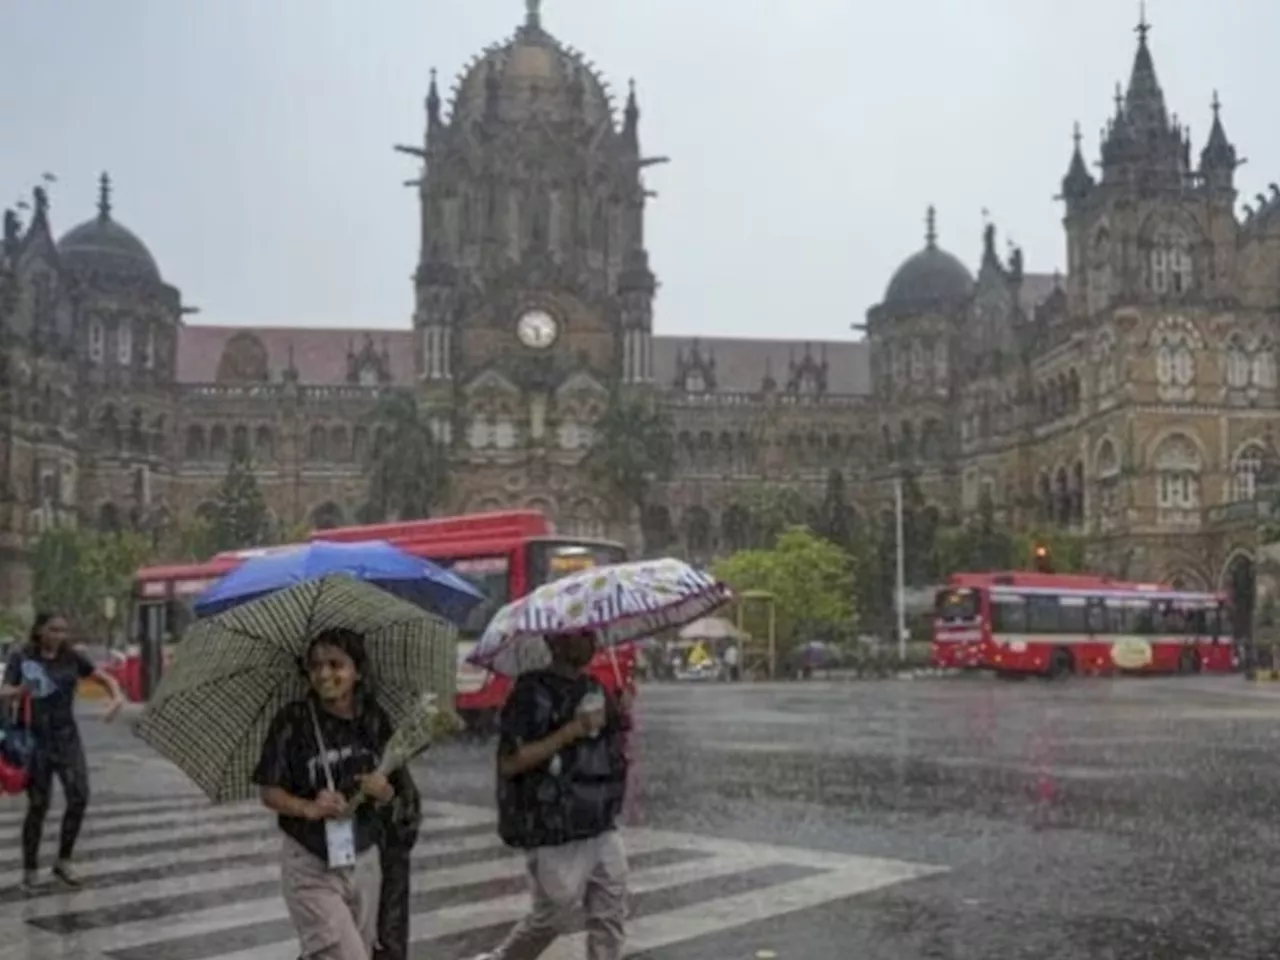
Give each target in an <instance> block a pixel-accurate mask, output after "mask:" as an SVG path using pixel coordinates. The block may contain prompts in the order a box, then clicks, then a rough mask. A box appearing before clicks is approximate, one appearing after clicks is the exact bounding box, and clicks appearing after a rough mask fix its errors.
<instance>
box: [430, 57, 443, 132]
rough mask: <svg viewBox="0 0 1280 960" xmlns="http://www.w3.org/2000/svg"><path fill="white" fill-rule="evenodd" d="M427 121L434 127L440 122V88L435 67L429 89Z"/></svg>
mask: <svg viewBox="0 0 1280 960" xmlns="http://www.w3.org/2000/svg"><path fill="white" fill-rule="evenodd" d="M427 121H428V122H429V123H431V124H433V125H434V124H438V123H439V122H440V87H439V85H438V84H437V82H436V68H435V67H432V68H431V83H430V85H428V87H427Z"/></svg>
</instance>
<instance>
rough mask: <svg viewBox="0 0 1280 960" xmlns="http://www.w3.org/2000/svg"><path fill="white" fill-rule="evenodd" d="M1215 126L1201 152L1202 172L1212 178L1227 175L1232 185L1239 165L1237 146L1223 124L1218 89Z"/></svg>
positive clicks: (1227, 179)
mask: <svg viewBox="0 0 1280 960" xmlns="http://www.w3.org/2000/svg"><path fill="white" fill-rule="evenodd" d="M1211 106H1212V109H1213V126H1212V127H1210V129H1209V139H1208V141H1207V142H1206V143H1205V145H1204V149H1203V150H1202V151H1201V152H1200V172H1201V173H1202V174H1204V175H1205V176H1207V177H1210V178H1214V177H1216V178H1218V179H1219V180H1221V178H1222V177H1224V176H1225V177H1226V181H1225V183H1220V185H1224V186H1226V185H1230V178H1231V175H1232V174H1233V173H1234V172H1235V169H1236V166H1237V159H1238V158H1237V156H1236V148H1235V147H1234V146H1232V144H1231V141H1230V140H1228V139H1227V131H1226V130H1225V129H1224V128H1223V126H1222V101H1221V100H1219V99H1218V91H1217V90H1215V91H1213V103H1212V104H1211Z"/></svg>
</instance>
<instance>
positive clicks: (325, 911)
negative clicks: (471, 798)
mask: <svg viewBox="0 0 1280 960" xmlns="http://www.w3.org/2000/svg"><path fill="white" fill-rule="evenodd" d="M305 666H306V670H307V674H308V677H309V679H310V682H311V694H310V695H309V696H307V697H306V698H304V699H302V700H298V701H295V702H294V703H291V704H289V705H288V706H286V707H284V708H283V709H282V710H281V711H280V712H279V713H278V714H277V715H276V717H275V719H274V720H273V721H272V724H271V729H270V731H269V733H268V735H267V740H266V742H265V743H264V744H263V747H262V755H261V758H260V760H259V762H258V767H257V769H256V770H255V772H254V782H255V783H257V784H258V785H259V787H260V788H261V790H262V802H263V804H264V805H265V806H266V807H267V808H268V809H270V810H272V811H274V812H275V813H276V814H278V815H279V824H280V830H281V831H282V832H283V834H284V838H283V847H282V851H281V864H280V881H281V887H282V890H283V894H284V901H285V906H286V907H287V909H288V911H289V916H290V917H291V918H292V920H293V924H294V926H295V927H296V928H297V931H298V939H299V940H300V941H301V945H302V955H303V957H304V958H306V960H369V958H370V956H371V953H372V950H373V945H374V942H375V939H376V937H377V926H378V899H379V885H380V883H381V870H380V866H379V861H378V846H377V844H378V839H379V835H380V833H381V830H380V827H381V824H380V822H379V821H380V819H381V816H382V811H381V810H379V809H377V807H379V806H384V805H386V804H388V803H390V802H391V801H392V800H393V799H394V798H395V795H396V790H395V789H394V788H393V786H392V782H389V781H388V778H386V777H384V776H381V775H380V774H377V773H375V772H374V770H375V769H376V767H377V764H378V758H379V756H380V754H381V752H382V750H383V748H384V747H385V746H386V743H387V741H388V740H389V739H390V737H391V724H390V722H389V721H388V719H387V715H386V714H385V713H384V712H383V711H382V709H381V708H380V707H378V706H377V704H376V703H375V702H374V700H373V697H372V691H370V690H368V689H367V679H366V678H367V659H366V655H365V649H364V639H363V638H362V637H361V636H360V634H358V633H355V632H353V631H351V630H345V629H332V630H326V631H324V632H322V633H320V634H318V635H317V636H316V637H315V638H314V639H313V640H312V641H311V643H310V645H309V647H308V649H307V651H306V655H305ZM391 780H392V781H394V782H395V783H397V784H399V783H401V777H400V775H398V774H393V775H392V778H391ZM357 793H363V794H364V795H366V796H367V797H369V798H371V799H372V801H373V803H360V804H356V805H353V804H352V803H351V801H352V800H353V799H354V798H355V796H356V794H357Z"/></svg>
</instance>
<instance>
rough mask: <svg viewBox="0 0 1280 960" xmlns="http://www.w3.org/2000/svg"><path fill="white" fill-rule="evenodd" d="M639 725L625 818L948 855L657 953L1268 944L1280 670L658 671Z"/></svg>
mask: <svg viewBox="0 0 1280 960" xmlns="http://www.w3.org/2000/svg"><path fill="white" fill-rule="evenodd" d="M86 731H87V738H88V739H89V742H90V744H89V745H90V749H91V750H94V751H96V752H97V753H98V754H99V756H100V757H109V758H111V762H112V763H114V764H116V768H117V769H118V760H119V758H121V757H123V756H126V755H135V754H136V755H137V756H138V757H143V759H139V760H137V761H136V762H137V763H138V764H139V765H140V771H141V770H145V771H146V772H147V775H148V776H152V777H159V776H161V773H160V770H161V767H162V765H158V764H153V763H152V762H150V761H149V760H146V759H145V758H144V754H143V753H140V752H139V751H145V748H142V747H140V745H133V746H130V745H129V744H128V742H127V741H128V733H127V725H125V726H120V727H115V728H113V729H111V730H105V729H104V728H101V727H100V726H98V725H95V724H89V725H86ZM635 737H636V743H635V747H636V754H637V756H638V761H637V763H636V768H635V771H634V779H633V788H632V798H631V804H630V809H629V813H628V818H629V821H630V822H631V823H632V824H633V825H637V826H641V827H651V828H658V829H662V830H672V831H681V832H686V833H691V834H697V835H701V836H709V837H720V838H731V839H737V840H742V841H746V842H749V843H756V844H759V843H769V844H781V845H787V846H796V847H804V848H810V849H815V850H821V851H829V852H832V853H840V854H850V855H858V856H865V857H878V858H886V859H890V860H895V861H908V862H911V863H916V864H922V865H928V866H931V867H935V868H943V869H942V871H941V872H937V873H934V874H933V875H930V876H925V877H922V878H918V879H913V880H907V881H905V882H900V883H893V884H891V885H887V886H881V887H879V888H878V889H872V890H869V891H868V892H863V893H859V894H856V895H852V896H848V897H842V898H840V899H837V900H833V901H830V902H827V903H825V904H823V905H821V906H818V907H813V908H809V909H802V910H797V911H794V912H790V913H782V914H781V915H776V916H771V917H769V918H767V919H763V920H759V921H755V922H751V921H748V922H745V923H741V924H739V925H737V926H734V927H733V928H732V929H726V930H721V931H719V932H715V933H711V934H709V935H706V936H700V937H697V938H694V939H685V940H683V941H681V942H679V943H675V944H671V945H667V946H664V947H662V948H661V949H658V950H655V951H652V952H651V953H647V954H644V956H646V957H649V958H650V960H726V958H738V957H742V958H751V957H756V956H767V955H768V954H767V953H762V952H761V951H771V952H772V953H773V954H774V955H776V956H777V957H779V958H786V957H796V958H809V960H848V958H854V957H857V958H864V960H925V958H928V960H953V958H954V960H959V958H966V960H968V958H973V960H979V958H981V960H1014V958H1024V957H1025V958H1037V960H1086V958H1087V960H1199V958H1206V960H1208V958H1212V960H1228V958H1230V960H1237V958H1238V960H1255V958H1256V960H1263V958H1266V960H1275V958H1277V957H1280V765H1278V764H1277V759H1278V755H1280V684H1277V685H1273V686H1266V685H1249V684H1246V683H1245V682H1244V681H1243V680H1241V679H1240V678H1238V677H1221V678H1189V679H1182V678H1168V679H1145V680H1140V679H1130V680H1125V679H1120V680H1097V679H1091V680H1083V679H1081V680H1073V681H1067V682H1063V683H1044V682H1039V681H1030V682H1026V683H1001V682H997V681H993V680H987V679H980V678H960V679H930V680H916V681H906V680H896V681H878V682H870V681H868V682H822V681H811V682H799V683H790V684H771V685H723V684H706V685H692V684H690V685H674V684H672V685H666V684H652V685H647V686H645V687H643V688H642V692H641V694H640V698H639V707H638V724H637V731H636V734H635ZM492 771H493V761H492V744H491V743H487V742H477V741H466V742H461V743H458V744H452V745H449V746H447V747H444V748H441V749H438V750H436V751H434V752H433V754H432V756H431V757H430V759H429V762H428V763H426V764H425V765H423V766H422V767H421V769H420V770H419V773H418V775H419V777H420V778H421V779H422V781H423V786H424V788H425V790H426V793H427V795H428V796H429V797H431V798H433V799H437V800H447V801H451V802H454V803H463V804H481V805H485V804H491V803H492ZM155 782H156V783H159V781H158V780H156V781H155Z"/></svg>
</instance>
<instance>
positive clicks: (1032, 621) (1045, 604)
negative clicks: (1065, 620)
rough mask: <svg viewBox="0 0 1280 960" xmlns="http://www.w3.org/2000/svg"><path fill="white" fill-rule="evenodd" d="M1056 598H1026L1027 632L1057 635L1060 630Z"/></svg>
mask: <svg viewBox="0 0 1280 960" xmlns="http://www.w3.org/2000/svg"><path fill="white" fill-rule="evenodd" d="M1059 623H1060V619H1059V616H1058V598H1057V597H1028V598H1027V631H1028V632H1029V633H1057V632H1058V631H1059V630H1060V629H1061V628H1060V626H1059Z"/></svg>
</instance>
